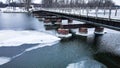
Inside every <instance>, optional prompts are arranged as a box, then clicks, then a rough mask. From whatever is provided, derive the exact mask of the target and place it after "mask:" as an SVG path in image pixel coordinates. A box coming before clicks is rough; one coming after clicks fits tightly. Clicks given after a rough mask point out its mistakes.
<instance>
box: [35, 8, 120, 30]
mask: <svg viewBox="0 0 120 68" xmlns="http://www.w3.org/2000/svg"><path fill="white" fill-rule="evenodd" d="M35 12H37V13H41V12H44V13H46V14H48V13H49V14H52V15H56V16H62V17H65V18H71V19H75V20H78V21H82V22H86V23H88V24H93V25H97V26H103V27H107V28H111V29H114V30H118V31H120V20H115V19H108V18H100V17H97V18H96V17H92V16H84V15H74V14H67V13H59V12H52V11H45V10H40V11H35ZM35 12H34V13H35Z"/></svg>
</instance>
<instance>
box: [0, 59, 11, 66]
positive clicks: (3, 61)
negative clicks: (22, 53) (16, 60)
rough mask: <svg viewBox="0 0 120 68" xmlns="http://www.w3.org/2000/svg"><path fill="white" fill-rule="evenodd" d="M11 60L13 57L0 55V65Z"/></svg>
mask: <svg viewBox="0 0 120 68" xmlns="http://www.w3.org/2000/svg"><path fill="white" fill-rule="evenodd" d="M10 60H11V58H8V57H0V65H3V64H6V63H8V62H9V61H10Z"/></svg>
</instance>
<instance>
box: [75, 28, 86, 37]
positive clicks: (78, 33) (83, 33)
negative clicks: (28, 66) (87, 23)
mask: <svg viewBox="0 0 120 68" xmlns="http://www.w3.org/2000/svg"><path fill="white" fill-rule="evenodd" d="M76 35H80V36H87V35H88V28H87V27H81V28H79V30H78V32H76Z"/></svg>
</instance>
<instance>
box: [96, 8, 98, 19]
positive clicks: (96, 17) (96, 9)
mask: <svg viewBox="0 0 120 68" xmlns="http://www.w3.org/2000/svg"><path fill="white" fill-rule="evenodd" d="M97 17H98V7H96V18H97Z"/></svg>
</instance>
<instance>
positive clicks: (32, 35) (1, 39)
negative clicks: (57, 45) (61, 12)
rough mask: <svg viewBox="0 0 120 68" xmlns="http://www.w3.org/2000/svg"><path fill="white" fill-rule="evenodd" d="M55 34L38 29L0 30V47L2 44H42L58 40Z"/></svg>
mask: <svg viewBox="0 0 120 68" xmlns="http://www.w3.org/2000/svg"><path fill="white" fill-rule="evenodd" d="M59 40H60V38H57V37H56V36H53V35H50V34H47V33H43V32H38V31H13V30H1V31H0V47H2V46H20V45H22V44H36V43H37V44H38V43H40V44H43V43H52V42H54V41H59Z"/></svg>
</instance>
